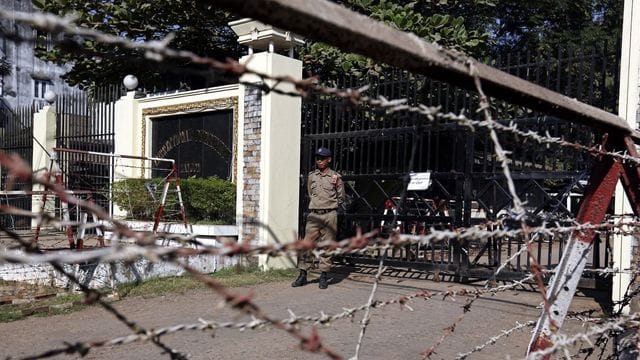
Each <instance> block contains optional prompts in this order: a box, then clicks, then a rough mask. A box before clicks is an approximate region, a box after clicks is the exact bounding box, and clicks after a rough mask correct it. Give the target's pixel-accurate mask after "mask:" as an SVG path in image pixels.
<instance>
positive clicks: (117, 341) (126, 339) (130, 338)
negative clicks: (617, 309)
mask: <svg viewBox="0 0 640 360" xmlns="http://www.w3.org/2000/svg"><path fill="white" fill-rule="evenodd" d="M531 279H533V277H532V276H528V277H525V278H524V279H522V280H517V281H513V282H512V283H510V284H505V285H501V286H498V287H495V288H491V289H468V288H461V289H450V290H446V291H439V292H433V293H432V292H429V291H426V290H420V291H418V292H415V293H411V294H406V295H402V296H399V297H394V298H392V299H388V300H377V301H373V302H371V304H369V302H367V303H366V304H363V305H360V306H357V307H353V308H345V309H344V311H342V312H340V313H336V314H333V315H329V314H326V313H324V312H321V314H320V315H319V316H308V315H307V316H299V315H296V314H295V313H294V312H293V311H291V310H288V312H289V315H290V316H289V317H288V318H285V319H281V320H271V321H268V320H263V319H258V318H256V317H255V316H254V315H251V317H252V320H251V321H246V322H217V321H206V320H203V319H198V322H197V323H193V324H177V325H173V326H168V327H162V328H158V329H150V330H146V331H144V332H138V333H132V334H129V335H125V336H121V337H116V338H113V339H110V340H102V341H91V342H75V343H69V344H66V346H65V347H63V348H59V349H55V350H50V351H49V352H47V356H45V357H49V356H53V355H55V354H64V353H71V352H78V351H79V350H81V351H82V352H87V351H89V350H90V349H91V348H98V347H104V346H118V345H126V344H130V343H133V342H139V341H147V340H149V339H150V338H152V337H158V338H160V337H161V336H164V335H168V334H172V333H176V332H181V331H188V330H202V331H207V330H209V331H213V332H215V331H216V330H217V329H221V328H230V329H237V330H239V331H244V330H256V329H260V328H262V327H265V326H268V325H271V324H274V323H276V322H278V323H281V324H283V325H290V326H295V325H296V324H300V323H302V322H306V323H310V324H312V325H323V326H329V325H331V324H333V322H334V321H337V320H341V319H353V318H354V316H355V315H356V313H358V312H362V311H365V310H366V309H367V308H369V309H376V310H377V309H382V308H384V307H386V306H389V305H396V304H398V305H400V306H401V307H402V308H405V309H407V310H409V311H414V309H413V308H412V307H411V306H410V305H409V304H408V303H409V302H411V301H413V300H416V299H423V300H429V299H432V298H436V297H442V300H447V299H450V300H453V299H455V298H456V297H458V296H470V295H478V294H480V295H482V294H497V293H499V292H505V291H509V290H513V289H515V288H517V287H520V286H523V285H525V282H526V281H529V280H531ZM41 355H43V354H41ZM38 356H39V355H37V356H33V357H31V358H33V359H37V358H40V357H38Z"/></svg>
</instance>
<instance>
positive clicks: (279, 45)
mask: <svg viewBox="0 0 640 360" xmlns="http://www.w3.org/2000/svg"><path fill="white" fill-rule="evenodd" d="M229 26H230V27H231V29H233V31H234V32H235V33H236V35H238V43H239V44H242V45H246V46H249V47H250V48H252V49H257V50H268V49H269V44H270V43H271V44H273V46H274V47H275V50H276V51H277V50H288V49H291V48H294V47H297V46H302V45H304V38H303V37H302V36H300V35H297V34H294V33H292V32H290V31H286V30H282V29H278V28H275V27H273V26H271V25H266V24H264V23H261V22H260V21H257V20H253V19H249V18H245V19H240V20H235V21H231V22H230V23H229Z"/></svg>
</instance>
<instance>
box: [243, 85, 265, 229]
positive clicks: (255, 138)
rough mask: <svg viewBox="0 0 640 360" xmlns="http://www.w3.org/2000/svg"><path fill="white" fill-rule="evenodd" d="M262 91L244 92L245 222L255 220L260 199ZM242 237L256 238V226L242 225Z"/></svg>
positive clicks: (247, 88) (249, 89)
mask: <svg viewBox="0 0 640 360" xmlns="http://www.w3.org/2000/svg"><path fill="white" fill-rule="evenodd" d="M261 114H262V93H261V91H260V89H257V88H252V87H245V93H244V124H243V126H244V139H243V140H244V148H243V153H244V164H243V166H242V171H243V175H244V184H242V186H243V187H244V189H243V195H242V209H243V212H242V216H243V218H244V221H245V222H250V221H252V220H257V218H258V210H259V201H260V145H261V139H260V134H261V129H262V116H261ZM241 231H242V239H243V240H244V241H251V240H254V239H256V237H257V235H258V228H257V227H256V226H253V225H246V224H245V225H243V227H242V230H241Z"/></svg>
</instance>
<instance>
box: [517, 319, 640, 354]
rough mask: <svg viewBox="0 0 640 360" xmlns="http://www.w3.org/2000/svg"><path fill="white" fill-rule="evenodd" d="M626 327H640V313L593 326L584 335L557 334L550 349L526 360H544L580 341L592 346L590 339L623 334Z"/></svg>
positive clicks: (536, 352) (540, 351) (538, 352)
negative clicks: (611, 334) (610, 334)
mask: <svg viewBox="0 0 640 360" xmlns="http://www.w3.org/2000/svg"><path fill="white" fill-rule="evenodd" d="M625 326H630V327H638V326H640V313H633V314H630V315H626V316H620V317H618V318H615V319H612V320H610V321H608V322H605V323H604V324H602V325H600V326H593V327H592V328H591V329H589V330H588V331H586V332H584V333H579V334H575V335H573V336H567V335H564V334H556V335H555V336H554V337H553V344H552V345H551V346H550V347H548V348H546V349H544V350H538V351H535V352H532V353H530V354H529V356H527V357H526V359H542V358H544V357H545V356H548V355H551V354H555V353H556V352H558V351H565V350H567V349H568V348H570V347H571V346H574V345H575V344H576V343H577V342H578V341H585V342H587V343H589V344H591V339H590V337H592V336H596V335H602V334H607V333H612V332H614V333H615V332H622V331H624V327H625Z"/></svg>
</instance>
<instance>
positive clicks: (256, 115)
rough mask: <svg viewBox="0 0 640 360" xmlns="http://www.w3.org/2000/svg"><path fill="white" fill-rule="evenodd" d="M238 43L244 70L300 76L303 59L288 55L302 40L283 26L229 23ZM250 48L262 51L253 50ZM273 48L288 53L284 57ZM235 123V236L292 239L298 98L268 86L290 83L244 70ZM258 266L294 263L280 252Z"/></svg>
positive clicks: (296, 201)
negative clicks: (244, 53)
mask: <svg viewBox="0 0 640 360" xmlns="http://www.w3.org/2000/svg"><path fill="white" fill-rule="evenodd" d="M229 25H230V26H231V28H232V29H233V30H234V31H235V32H236V34H237V35H238V42H239V43H240V44H243V45H247V46H248V47H249V55H247V56H244V57H242V58H241V59H240V62H241V63H243V64H245V65H246V66H247V68H248V69H250V70H252V71H255V72H258V73H260V74H265V75H276V76H282V75H284V76H291V77H292V78H294V79H300V78H301V77H302V62H301V61H300V60H297V59H294V58H292V57H290V56H291V55H292V54H293V48H294V47H296V46H299V45H302V44H303V43H304V41H303V40H302V39H301V38H299V37H297V36H296V35H294V34H291V33H289V32H287V31H283V30H280V29H276V28H273V27H271V26H269V25H265V24H262V23H260V22H257V21H253V20H251V19H242V20H238V21H234V22H231V23H229ZM254 50H262V52H255V53H254ZM278 51H283V52H288V53H289V56H284V55H281V54H279V53H278ZM240 83H241V85H240V91H239V101H238V103H239V106H238V107H239V109H238V110H239V113H240V114H243V115H244V116H241V118H243V121H242V122H241V123H240V124H238V146H237V149H238V154H237V157H238V164H239V165H240V166H238V174H237V179H238V182H237V183H238V191H237V197H236V205H237V206H236V208H237V209H238V216H237V218H238V227H239V229H240V230H239V241H255V242H257V243H258V244H261V245H266V244H271V243H275V242H290V241H293V240H295V239H296V238H297V235H296V232H297V228H298V208H299V174H300V151H299V149H300V136H301V128H300V126H301V125H300V124H301V109H302V100H301V98H300V97H297V96H288V95H282V94H278V93H276V92H274V91H271V89H272V88H274V87H275V88H276V89H278V90H282V91H286V92H295V88H294V87H293V85H291V84H282V83H276V82H275V81H271V80H264V79H262V78H260V77H259V76H256V75H251V74H247V75H244V76H242V77H241V78H240ZM258 263H259V265H260V267H262V268H264V269H268V268H282V267H291V266H295V264H294V263H292V261H290V259H287V258H284V257H267V256H266V255H260V256H259V259H258Z"/></svg>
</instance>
